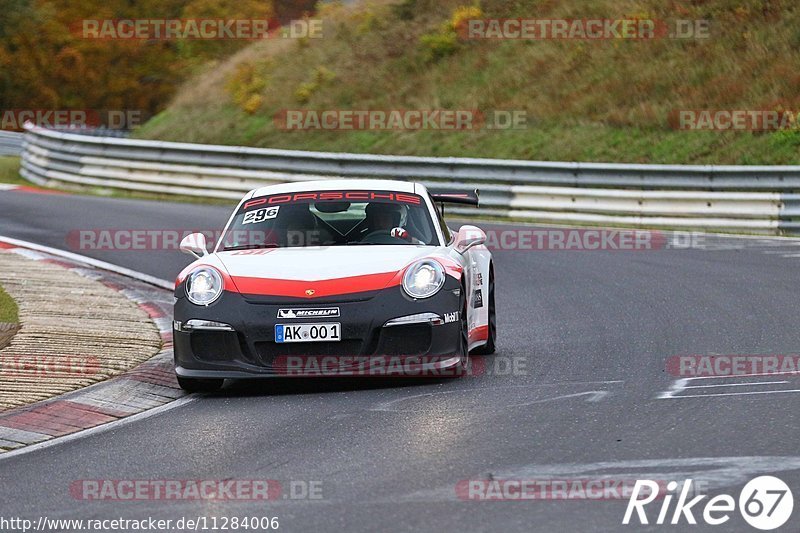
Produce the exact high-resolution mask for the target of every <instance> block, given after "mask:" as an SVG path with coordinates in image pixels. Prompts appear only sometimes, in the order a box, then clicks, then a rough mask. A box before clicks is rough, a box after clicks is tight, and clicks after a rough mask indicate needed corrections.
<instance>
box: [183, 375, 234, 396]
mask: <svg viewBox="0 0 800 533" xmlns="http://www.w3.org/2000/svg"><path fill="white" fill-rule="evenodd" d="M177 378H178V385H180V387H181V388H182V389H183V390H185V391H186V392H189V393H192V392H216V391H218V390H219V389H221V388H222V383H223V382H224V381H225V380H224V379H197V378H184V377H181V376H177Z"/></svg>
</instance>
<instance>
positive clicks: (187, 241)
mask: <svg viewBox="0 0 800 533" xmlns="http://www.w3.org/2000/svg"><path fill="white" fill-rule="evenodd" d="M180 248H181V252H183V253H185V254H191V255H193V256H195V257H196V258H198V259H200V258H201V257H203V256H204V255H208V245H207V244H206V236H205V235H203V234H202V233H192V234H190V235H187V236H186V237H184V238H183V240H182V241H181V246H180Z"/></svg>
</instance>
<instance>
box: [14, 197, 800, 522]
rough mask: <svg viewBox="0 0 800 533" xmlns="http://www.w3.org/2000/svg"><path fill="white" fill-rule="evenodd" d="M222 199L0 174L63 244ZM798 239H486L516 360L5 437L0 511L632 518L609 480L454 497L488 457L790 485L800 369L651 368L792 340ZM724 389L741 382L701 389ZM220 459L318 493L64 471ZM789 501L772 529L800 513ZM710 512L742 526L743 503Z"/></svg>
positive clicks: (220, 469) (165, 223)
mask: <svg viewBox="0 0 800 533" xmlns="http://www.w3.org/2000/svg"><path fill="white" fill-rule="evenodd" d="M228 213H229V210H228V208H226V207H210V206H196V205H186V204H172V203H156V202H146V201H135V200H120V199H104V198H96V197H83V196H62V195H41V194H29V193H21V192H11V191H7V192H0V234H2V235H7V236H11V237H16V238H20V239H26V240H30V241H34V242H37V243H40V244H47V245H52V246H55V247H59V248H66V242H65V235H66V233H67V232H68V231H69V230H72V229H86V228H177V229H185V228H193V227H200V228H215V227H221V226H222V225H223V223H224V222H225V220H226V218H227V216H228ZM483 227H489V225H488V224H484V225H483ZM496 227H499V226H496ZM73 251H74V250H73ZM792 252H796V253H797V252H800V246H797V245H796V244H794V243H791V242H784V243H775V242H770V241H766V240H759V239H732V238H731V239H728V238H720V237H717V238H709V239H708V245H707V246H705V247H704V248H702V249H688V250H673V249H667V250H659V251H646V252H643V251H635V252H619V251H602V252H599V251H595V252H588V251H583V252H579V251H570V252H566V251H549V252H542V251H539V252H531V251H496V252H495V262H496V272H497V284H498V293H497V305H498V328H499V351H498V355H497V356H495V357H498V358H518V359H521V360H524V363H525V365H526V366H525V369H526V373H525V374H522V373H520V374H519V375H488V374H487V375H482V376H479V377H470V378H461V379H458V380H449V381H447V380H439V381H419V380H394V381H391V382H388V383H387V382H381V381H377V382H376V381H370V382H364V381H360V382H355V383H354V382H352V381H341V380H316V381H313V380H312V381H294V380H289V381H280V382H241V383H236V384H233V385H228V386H227V387H226V389H225V390H224V391H223V393H221V394H217V395H213V396H204V397H201V398H199V399H198V400H196V401H194V402H191V403H188V404H186V405H183V406H181V407H178V408H177V409H174V410H171V411H168V412H165V413H162V414H159V415H157V416H154V417H152V418H148V419H146V420H141V421H136V422H133V423H130V424H128V425H124V426H122V427H119V428H117V429H114V430H111V431H107V432H102V433H98V434H94V435H90V436H87V437H85V438H82V439H78V440H74V441H71V442H67V443H63V444H60V445H57V446H53V447H50V448H46V449H43V450H38V451H34V452H32V453H29V454H26V455H21V456H19V457H12V458H10V459H7V460H5V461H3V460H2V459H0V483H1V484H2V487H3V490H2V493H1V494H0V509H2V513H1V514H2V515H4V516H23V517H38V516H40V515H46V516H47V517H49V518H57V517H62V518H116V517H125V518H146V517H148V516H154V517H161V518H171V519H177V518H180V517H182V516H189V517H191V516H196V515H217V516H223V515H227V516H234V515H236V516H246V515H249V516H253V515H257V516H261V515H267V516H278V517H279V518H280V524H281V527H280V530H281V531H322V530H326V531H330V530H341V531H379V530H381V531H412V530H429V531H476V530H480V531H609V532H610V531H624V530H626V529H627V530H631V531H634V530H641V529H644V528H642V527H633V526H627V527H624V526H621V525H620V523H621V520H622V516H623V513H624V510H625V505H626V502H624V501H577V500H568V501H563V500H561V501H526V502H485V501H484V502H481V501H459V500H458V499H457V498H456V496H455V485H456V483H457V482H459V481H460V480H466V479H485V478H487V477H489V476H490V475H491V476H494V477H495V478H536V477H539V478H541V477H544V476H548V477H553V478H581V479H589V478H592V477H593V476H594V477H597V476H599V475H605V476H607V477H609V478H612V479H635V478H637V477H638V478H643V477H649V478H651V479H660V480H670V479H676V480H677V481H683V479H685V478H686V477H692V478H694V479H696V480H697V479H702V480H705V482H707V483H708V485H709V486H710V487H711V490H710V491H709V492H710V493H711V494H718V493H721V492H725V493H729V494H733V495H734V497H738V494H739V490H740V489H741V487H742V486H743V485H744V483H745V482H746V481H747V480H749V479H751V478H753V477H756V476H757V475H760V474H762V473H774V474H775V475H778V476H779V477H781V478H782V479H783V480H784V481H786V482H787V483H788V484H789V486H790V487H792V488H793V489H794V491H795V499H796V500H797V499H798V496H800V446H798V441H800V439H799V438H798V437H800V430H798V422H800V393H797V392H792V391H793V390H795V389H800V387H798V386H797V385H798V384H800V380H798V379H797V378H789V379H788V381H789V383H787V384H774V385H759V386H756V385H747V384H744V381H743V382H742V385H741V386H734V387H723V388H716V389H714V388H705V389H695V391H697V392H696V393H693V394H696V395H700V396H704V395H705V397H698V398H681V399H676V398H672V399H659V398H658V396H659V394H661V393H663V392H664V391H666V390H667V389H669V387H670V386H671V384H672V382H673V380H674V379H675V378H674V377H673V376H670V375H669V374H668V373H667V372H665V361H666V359H667V358H668V357H669V356H672V355H676V354H783V353H798V352H800V346H799V345H800V330H799V329H798V325H797V324H798V322H797V320H798V314H797V306H798V289H799V288H800V257H792V255H794V254H793V253H792ZM78 253H85V254H86V255H90V256H92V257H97V258H99V259H103V260H106V261H109V262H112V263H116V264H120V265H123V266H126V267H129V268H132V269H136V270H140V271H143V272H146V273H148V274H152V275H156V276H159V277H162V278H164V279H173V278H174V276H175V274H176V273H177V272H178V271H179V270H180V269H181V268H182V267H183V266H184V265H185V264H187V263H188V262H189V258H188V257H187V256H183V255H181V254H179V253H178V252H165V251H160V252H97V253H94V252H80V251H79V252H78ZM54 290H57V289H54ZM484 362H485V363H486V364H487V365H488V366H489V367H491V366H492V358H491V357H490V358H486V360H485V361H484ZM734 391H736V392H747V393H748V394H738V395H721V396H720V395H716V396H707V394H709V393H717V392H719V393H722V392H725V393H728V392H734ZM756 391H758V392H765V393H761V394H750V392H756ZM779 391H780V392H779ZM227 478H235V479H278V480H284V481H285V480H318V481H321V482H322V486H323V495H324V499H323V500H322V501H299V502H298V501H290V500H278V501H276V502H274V503H269V504H264V503H243V502H237V503H230V502H226V503H219V502H212V503H209V502H205V503H204V502H172V501H167V502H165V501H159V502H147V501H145V502H119V501H81V500H76V499H74V498H73V497H71V496H70V493H69V487H70V484H71V483H72V482H73V481H75V480H80V479H227ZM706 501H707V500H706ZM656 505H660V504H656ZM798 507H800V500H798V502H797V504H796V505H795V512H794V516H793V518H792V520H791V521H790V523H789V524H788V525H787V526H786V527H785V528H784V530H787V531H797V529H798V523H800V509H798ZM656 514H657V510H653V509H651V514H650V518H651V520H653V519H654V518H655V515H656ZM700 514H702V510H701V512H700V513H697V512H696V513H695V515H696V516H697V518H698V519H700V516H699V515H700ZM686 527H687V526H686V525H685V522H684V525H683V526H682V527H680V528H674V527H673V528H671V530H685V529H686ZM651 528H652V530H654V531H656V530H661V529H668V528H667V527H666V526H660V527H659V526H651ZM692 530H693V531H704V530H706V527H704V526H696V527H693V528H692ZM708 530H714V531H722V530H725V531H753V529H751V528H750V527H749V526H748V525H747V524H746V523H745V522H744V521H743V520H742V518H741V517H740V516H738V514H734V515H733V516H732V518H731V521H730V522H729V523H728V524H725V525H724V526H719V527H716V528H708Z"/></svg>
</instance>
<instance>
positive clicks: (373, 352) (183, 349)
mask: <svg viewBox="0 0 800 533" xmlns="http://www.w3.org/2000/svg"><path fill="white" fill-rule="evenodd" d="M176 296H177V300H176V303H175V326H174V328H173V334H174V344H175V371H176V373H177V374H178V375H179V376H181V377H187V378H231V379H238V378H242V379H250V378H259V377H280V376H295V377H300V376H357V375H364V376H382V375H405V376H409V375H411V376H413V375H420V376H421V375H432V376H436V375H448V372H450V371H452V370H454V369H456V370H460V368H461V364H460V363H461V360H460V356H459V355H458V351H459V343H460V334H461V333H460V321H459V320H458V318H459V317H458V310H459V301H460V285H459V283H458V282H457V281H456V280H454V279H450V278H448V280H447V282H446V283H445V286H444V287H443V288H442V290H440V291H439V292H438V293H437V294H436V295H434V296H432V297H431V298H427V299H424V300H413V299H412V298H410V297H409V296H407V295H406V294H405V293H404V292H403V290H402V289H401V288H400V287H391V288H388V289H384V290H381V291H376V292H372V293H359V294H353V295H349V296H348V297H337V298H328V299H301V298H275V297H273V298H270V299H265V298H264V297H251V296H246V295H245V296H243V295H241V294H239V293H234V292H225V293H224V294H223V295H222V296H220V298H219V299H218V300H217V301H216V302H214V303H213V304H211V305H209V306H207V307H202V306H197V305H194V304H192V303H191V302H189V301H188V300H187V299H186V297H185V296H184V293H183V287H182V286H179V287H178V289H177V290H176ZM321 308H325V309H330V308H337V309H338V311H339V313H338V314H339V316H335V317H330V316H329V317H313V318H310V317H303V318H302V319H300V318H278V313H279V311H280V310H292V311H295V312H296V311H297V310H307V309H321ZM398 318H401V319H405V320H408V322H407V323H406V322H405V321H404V320H400V321H398V320H397V319H398ZM204 322H205V323H204ZM209 322H213V324H210V323H209ZM330 322H338V323H340V324H341V341H338V342H307V343H306V342H303V343H276V342H275V325H276V324H299V323H303V324H309V323H330ZM228 326H229V327H228Z"/></svg>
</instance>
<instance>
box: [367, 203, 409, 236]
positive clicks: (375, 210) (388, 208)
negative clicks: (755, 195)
mask: <svg viewBox="0 0 800 533" xmlns="http://www.w3.org/2000/svg"><path fill="white" fill-rule="evenodd" d="M400 210H401V207H400V206H399V205H397V204H390V203H384V202H372V203H370V204H368V205H367V207H366V210H365V211H366V214H367V218H366V223H367V227H366V234H370V233H375V232H385V233H386V234H387V235H388V234H389V232H391V231H392V229H393V228H396V227H398V226H400V218H401V214H400Z"/></svg>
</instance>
